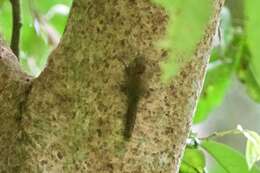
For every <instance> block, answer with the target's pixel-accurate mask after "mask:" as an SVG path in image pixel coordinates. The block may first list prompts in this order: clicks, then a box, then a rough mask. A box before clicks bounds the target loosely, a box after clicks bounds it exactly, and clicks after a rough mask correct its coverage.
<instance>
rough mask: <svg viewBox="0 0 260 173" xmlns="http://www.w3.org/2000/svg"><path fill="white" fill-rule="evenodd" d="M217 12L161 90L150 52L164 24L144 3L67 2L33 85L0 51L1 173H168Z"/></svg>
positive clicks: (155, 52) (186, 126)
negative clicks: (64, 18)
mask: <svg viewBox="0 0 260 173" xmlns="http://www.w3.org/2000/svg"><path fill="white" fill-rule="evenodd" d="M222 5H223V0H215V1H214V13H213V14H214V15H213V16H212V20H211V22H210V24H209V26H208V28H207V30H206V31H205V35H204V38H203V39H202V40H201V41H200V43H199V44H198V46H197V49H196V52H195V53H194V57H193V58H192V60H191V61H190V62H188V63H187V64H186V65H185V67H184V68H183V69H182V71H181V73H180V74H179V75H178V76H177V77H175V78H174V80H173V81H172V82H171V83H170V85H165V84H163V83H162V82H161V81H160V79H161V78H160V77H161V70H160V67H159V62H160V61H162V60H163V59H164V58H165V55H166V54H167V52H165V50H162V49H159V48H156V47H155V46H154V43H155V42H156V41H158V40H159V39H161V38H162V37H163V36H164V34H165V28H166V24H167V15H166V12H165V11H164V10H163V9H161V8H159V7H157V6H155V5H153V4H152V3H151V2H150V1H148V0H138V1H136V0H109V1H108V0H99V1H92V0H74V2H73V5H72V9H71V13H70V17H69V20H68V24H67V27H66V30H65V33H64V35H63V38H62V40H61V43H60V44H59V46H58V47H57V48H56V49H55V50H54V51H53V52H52V53H51V55H50V56H49V60H48V64H47V66H46V68H45V69H44V71H43V72H42V73H41V75H40V76H39V77H38V78H35V79H31V77H29V76H27V75H26V74H23V73H22V72H21V70H20V68H19V66H18V62H17V59H16V58H15V56H14V55H13V54H12V53H11V51H10V49H9V48H7V47H6V46H4V45H3V43H2V42H1V45H0V47H1V49H0V50H1V51H0V55H1V56H0V58H1V59H0V80H1V81H0V82H1V83H0V93H1V95H0V125H1V127H2V128H1V129H0V149H1V150H0V151H1V152H0V154H1V157H0V172H15V173H36V172H37V173H38V172H42V173H45V172H48V173H57V172H75V173H76V172H90V173H97V172H98V173H109V172H111V173H122V172H123V173H128V172H129V173H130V172H131V173H152V172H153V173H160V172H163V173H170V172H171V173H172V172H174V173H177V172H178V167H179V161H180V158H181V156H182V152H183V149H184V147H185V141H186V139H187V136H188V133H189V130H190V126H191V121H192V115H193V112H194V109H195V106H196V102H197V100H198V97H199V94H200V91H201V88H202V84H203V80H204V76H205V69H206V66H207V62H208V58H209V54H210V50H211V47H212V40H213V37H214V35H215V32H216V28H217V25H218V20H219V12H220V8H221V6H222ZM138 59H141V60H142V65H141V66H139V67H137V66H135V62H136V60H138ZM130 73H131V74H134V75H137V76H136V78H135V77H131V76H130V77H129V74H130ZM133 83H134V84H133ZM129 85H131V86H129ZM122 86H123V87H122ZM125 87H126V90H127V91H128V92H126V91H125ZM133 88H138V89H139V90H138V91H139V92H137V93H135V92H133V91H132V90H133ZM123 90H124V91H123ZM132 95H133V96H134V97H133V98H134V99H130V98H131V96H132ZM131 101H136V104H131V103H130V102H131ZM129 109H131V111H128V110H129ZM128 112H131V116H132V117H130V118H129V117H128ZM129 115H130V113H129ZM126 122H127V123H128V124H129V123H132V124H131V125H130V126H126ZM126 131H128V132H129V135H126V133H128V132H126Z"/></svg>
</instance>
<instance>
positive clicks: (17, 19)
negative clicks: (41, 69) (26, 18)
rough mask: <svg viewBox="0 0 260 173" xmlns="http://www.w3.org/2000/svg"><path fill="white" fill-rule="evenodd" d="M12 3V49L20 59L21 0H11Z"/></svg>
mask: <svg viewBox="0 0 260 173" xmlns="http://www.w3.org/2000/svg"><path fill="white" fill-rule="evenodd" d="M10 2H11V5H12V15H13V31H12V40H11V49H12V50H13V52H14V54H15V55H16V57H17V58H18V60H19V42H20V30H21V27H22V23H21V9H20V2H19V0H10Z"/></svg>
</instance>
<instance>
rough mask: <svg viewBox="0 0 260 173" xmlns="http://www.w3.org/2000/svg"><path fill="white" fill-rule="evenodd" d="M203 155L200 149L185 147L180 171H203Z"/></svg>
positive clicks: (193, 172)
mask: <svg viewBox="0 0 260 173" xmlns="http://www.w3.org/2000/svg"><path fill="white" fill-rule="evenodd" d="M205 166H206V161H205V156H204V153H203V152H202V151H201V150H198V149H195V148H188V147H187V148H186V149H185V152H184V156H183V158H182V164H181V167H180V173H204V168H205Z"/></svg>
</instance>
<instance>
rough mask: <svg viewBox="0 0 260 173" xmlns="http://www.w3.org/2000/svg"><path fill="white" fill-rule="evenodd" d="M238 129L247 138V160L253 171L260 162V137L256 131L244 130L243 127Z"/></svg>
mask: <svg viewBox="0 0 260 173" xmlns="http://www.w3.org/2000/svg"><path fill="white" fill-rule="evenodd" d="M238 129H239V130H240V131H241V132H242V133H243V134H244V136H245V137H246V138H247V144H246V160H247V164H248V166H249V168H250V169H251V168H252V167H253V165H254V164H255V163H256V162H257V161H259V160H260V136H259V135H258V134H257V133H256V132H254V131H250V130H244V129H243V128H242V127H241V126H238Z"/></svg>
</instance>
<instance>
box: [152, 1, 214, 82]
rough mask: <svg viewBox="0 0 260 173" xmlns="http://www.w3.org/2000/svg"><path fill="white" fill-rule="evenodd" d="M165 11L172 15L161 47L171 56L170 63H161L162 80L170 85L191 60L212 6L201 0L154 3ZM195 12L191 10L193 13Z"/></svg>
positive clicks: (211, 3)
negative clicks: (170, 81)
mask: <svg viewBox="0 0 260 173" xmlns="http://www.w3.org/2000/svg"><path fill="white" fill-rule="evenodd" d="M153 1H155V2H156V3H158V4H160V5H161V6H162V7H164V8H165V9H166V10H167V12H168V15H169V20H168V21H169V24H168V27H167V34H166V36H165V38H164V40H162V41H161V42H160V43H159V46H160V47H161V48H164V49H167V50H168V52H169V55H168V59H167V61H164V62H162V63H161V68H162V72H163V74H162V80H163V81H164V82H167V81H169V80H170V79H171V78H172V77H173V76H174V75H176V74H177V73H178V71H179V70H180V68H181V67H182V66H183V65H184V64H185V63H186V62H187V61H188V60H190V59H191V58H192V56H193V54H194V53H195V49H196V45H197V44H198V43H199V41H200V40H201V39H202V37H203V33H204V31H205V29H206V26H207V24H208V23H209V19H210V16H211V13H212V5H213V2H212V1H211V0H201V1H200V3H198V2H197V1H194V0H185V1H183V0H153ZM191 9H192V10H191Z"/></svg>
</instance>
